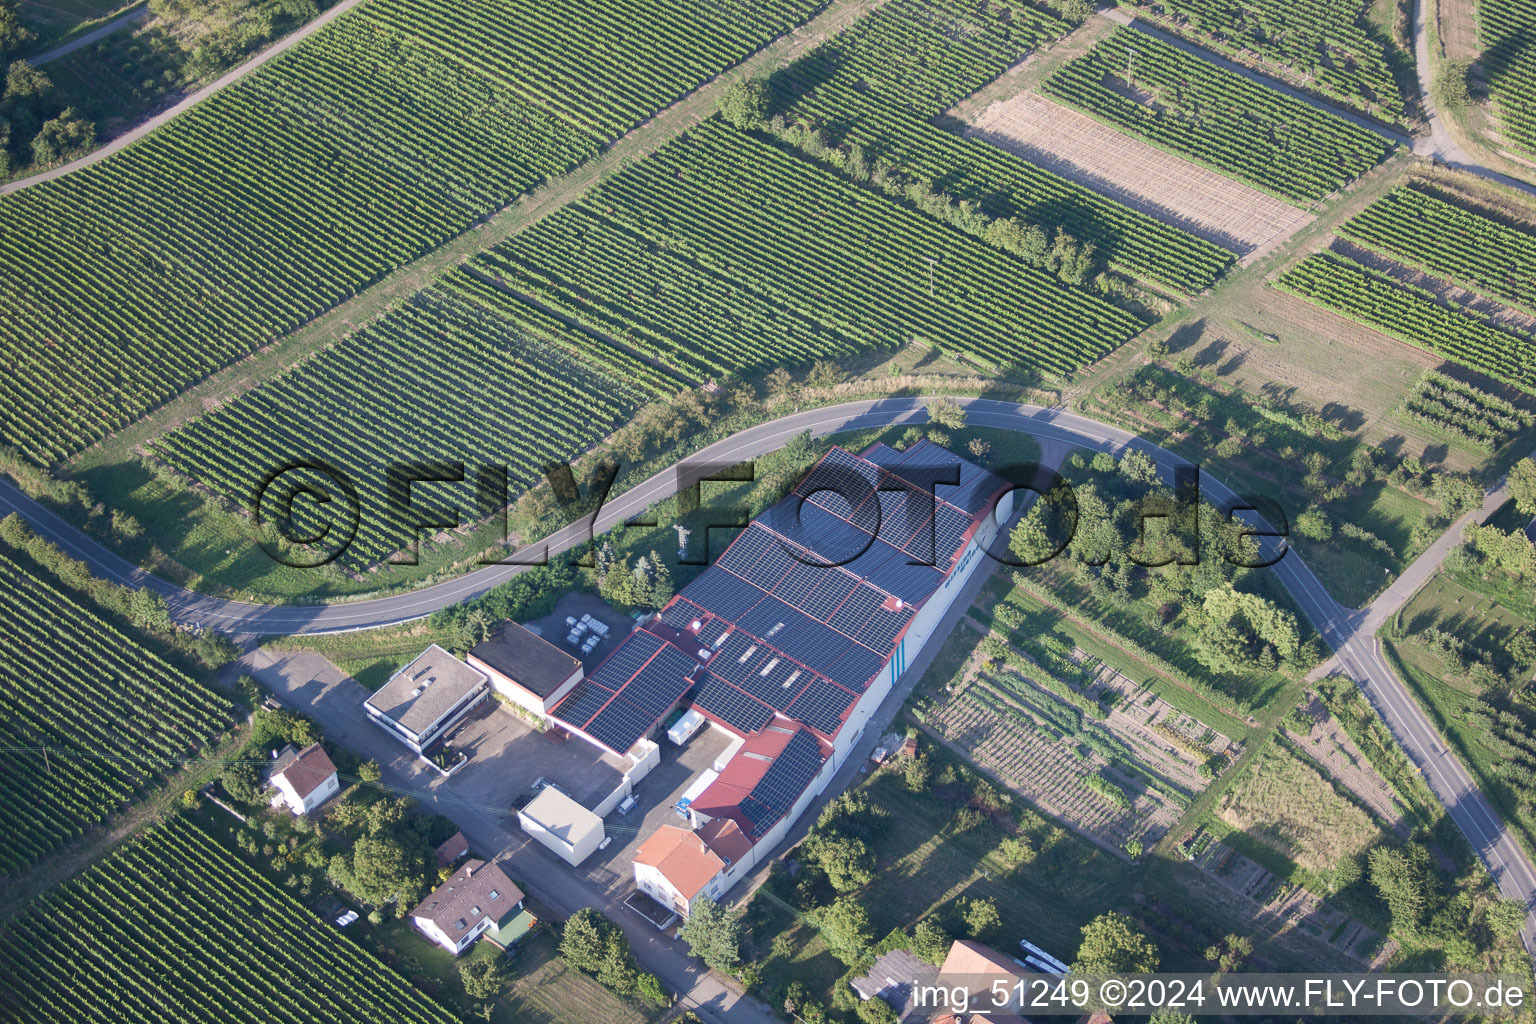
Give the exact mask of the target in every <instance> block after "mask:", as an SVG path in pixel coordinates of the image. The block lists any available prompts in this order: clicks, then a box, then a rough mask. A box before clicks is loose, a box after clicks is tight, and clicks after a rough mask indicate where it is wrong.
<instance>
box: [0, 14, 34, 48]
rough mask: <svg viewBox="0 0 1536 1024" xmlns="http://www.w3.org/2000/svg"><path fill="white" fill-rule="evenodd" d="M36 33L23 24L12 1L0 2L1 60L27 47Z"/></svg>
mask: <svg viewBox="0 0 1536 1024" xmlns="http://www.w3.org/2000/svg"><path fill="white" fill-rule="evenodd" d="M35 38H37V36H36V33H34V32H33V31H32V30H31V29H29V28H27V26H26V25H23V24H22V22H21V15H19V14H17V13H16V5H15V3H13V2H11V0H0V60H4V59H5V58H6V57H8V56H9V55H11V54H13V53H15V52H16V51H18V50H20V49H21V48H22V47H23V46H26V45H27V44H28V43H30V42H31V41H32V40H33V39H35Z"/></svg>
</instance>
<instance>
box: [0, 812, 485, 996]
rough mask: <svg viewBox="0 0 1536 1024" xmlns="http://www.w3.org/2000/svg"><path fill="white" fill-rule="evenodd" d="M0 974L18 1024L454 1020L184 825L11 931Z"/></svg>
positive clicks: (137, 847)
mask: <svg viewBox="0 0 1536 1024" xmlns="http://www.w3.org/2000/svg"><path fill="white" fill-rule="evenodd" d="M0 971H3V973H4V975H5V977H6V981H7V984H6V988H7V989H8V990H9V992H8V994H7V999H6V1003H7V1017H8V1018H9V1019H11V1020H16V1021H37V1022H47V1024H54V1022H56V1021H60V1020H71V1021H79V1022H103V1024H105V1022H108V1021H111V1022H114V1024H115V1022H119V1021H143V1022H149V1021H156V1022H160V1024H215V1022H222V1021H249V1022H258V1021H260V1022H266V1021H277V1020H289V1021H311V1022H314V1024H352V1022H356V1024H378V1022H380V1021H390V1022H397V1024H417V1022H423V1024H425V1022H430V1024H436V1022H443V1024H447V1022H449V1021H452V1020H454V1019H455V1018H454V1017H453V1016H451V1015H450V1014H449V1013H448V1012H447V1011H445V1010H444V1009H443V1008H442V1007H441V1006H439V1005H438V1004H436V1003H435V1002H433V1001H432V1000H430V999H428V998H427V997H426V996H425V995H423V994H422V993H420V992H418V991H416V990H415V989H413V988H411V987H410V986H409V985H408V984H407V983H406V982H405V981H404V980H403V979H402V978H401V977H400V976H399V975H397V974H395V973H394V972H393V971H390V970H389V969H388V968H386V967H384V966H383V965H382V964H380V963H379V962H378V961H377V960H375V959H374V958H373V957H372V956H371V955H370V954H368V953H367V952H366V951H364V950H363V949H362V948H360V947H359V946H357V945H356V944H355V943H354V942H353V941H352V940H351V939H349V938H347V937H346V936H345V935H344V934H342V933H341V932H340V931H339V930H337V929H336V928H335V927H333V926H332V925H330V924H328V923H326V922H323V921H321V920H320V919H319V918H317V917H315V916H314V915H313V914H311V913H310V912H309V911H308V910H306V909H305V908H304V907H303V906H301V905H300V904H299V903H298V902H297V901H295V900H294V899H293V897H291V896H289V895H288V894H287V893H285V892H283V890H281V889H279V888H278V887H277V886H275V885H273V884H272V883H271V882H269V881H267V880H266V879H264V878H262V877H261V876H260V875H259V874H257V873H256V872H255V871H253V870H251V869H250V868H249V867H247V866H246V865H245V864H243V863H242V862H241V861H239V860H238V859H237V858H236V857H235V856H234V855H233V854H231V853H230V852H229V851H228V850H226V849H225V848H224V847H222V846H220V845H218V844H217V843H216V842H214V840H213V839H211V838H210V837H209V836H208V835H207V833H205V832H203V831H202V830H201V829H200V828H198V827H197V826H196V825H194V824H192V823H191V822H189V821H187V820H186V819H184V818H179V817H178V818H173V819H171V820H170V821H168V822H166V823H165V824H162V825H157V826H154V827H152V828H150V829H148V830H146V831H145V832H143V833H141V834H140V835H138V836H136V837H135V838H134V839H132V840H130V841H129V842H128V843H127V844H126V845H124V846H122V847H120V848H119V849H117V850H116V851H114V852H113V853H112V854H111V855H110V856H109V857H107V858H106V859H105V860H103V861H101V862H99V863H97V864H96V865H95V866H93V867H92V868H90V869H89V870H88V871H87V872H85V873H84V874H83V875H81V876H79V877H77V878H75V879H73V880H72V881H70V882H67V883H65V884H64V885H63V886H61V887H59V888H57V889H55V890H53V891H51V892H49V893H48V894H47V895H46V896H44V897H42V898H41V899H40V900H39V901H38V902H37V903H34V904H33V905H32V906H30V907H29V908H28V909H27V910H26V911H24V912H23V913H22V914H21V915H19V916H18V917H16V918H14V919H12V920H11V921H10V922H9V923H8V924H7V928H6V931H5V934H4V935H3V936H0Z"/></svg>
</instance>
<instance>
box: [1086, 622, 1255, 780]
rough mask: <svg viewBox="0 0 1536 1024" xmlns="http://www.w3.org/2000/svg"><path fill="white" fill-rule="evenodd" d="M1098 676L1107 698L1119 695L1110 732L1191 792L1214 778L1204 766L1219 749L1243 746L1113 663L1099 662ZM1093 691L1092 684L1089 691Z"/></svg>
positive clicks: (1230, 753)
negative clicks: (1203, 772) (1208, 776)
mask: <svg viewBox="0 0 1536 1024" xmlns="http://www.w3.org/2000/svg"><path fill="white" fill-rule="evenodd" d="M1072 657H1073V659H1074V660H1077V661H1082V660H1084V659H1086V657H1087V656H1086V655H1085V654H1083V652H1082V651H1081V650H1077V649H1074V650H1073V652H1072ZM1092 678H1093V685H1094V686H1097V687H1098V695H1099V696H1100V699H1101V700H1102V699H1103V695H1104V694H1106V693H1114V694H1117V695H1118V699H1116V701H1115V704H1114V707H1113V708H1112V709H1111V710H1110V712H1109V715H1108V716H1107V717H1106V718H1105V719H1104V724H1105V725H1106V726H1108V728H1109V731H1110V732H1112V733H1114V734H1115V735H1116V736H1118V737H1119V738H1120V739H1122V740H1124V741H1125V742H1126V743H1127V744H1128V745H1129V746H1130V747H1131V748H1132V749H1133V750H1134V751H1135V752H1136V755H1137V757H1138V758H1140V759H1141V760H1143V761H1144V762H1146V764H1147V765H1148V767H1150V768H1152V769H1153V770H1154V771H1156V772H1158V774H1160V775H1163V776H1164V777H1166V778H1168V779H1171V780H1172V781H1174V782H1177V783H1178V784H1179V785H1180V786H1182V787H1184V788H1185V789H1188V790H1189V791H1191V792H1199V791H1200V790H1201V789H1203V788H1205V785H1206V783H1207V781H1208V780H1207V779H1205V778H1204V777H1203V776H1202V775H1201V774H1200V766H1201V765H1203V764H1205V763H1206V762H1208V761H1210V759H1211V758H1212V757H1215V756H1216V755H1218V754H1220V755H1225V756H1226V757H1228V758H1236V757H1237V755H1238V753H1239V752H1240V751H1241V750H1242V747H1241V746H1240V745H1239V744H1237V743H1234V742H1233V741H1232V740H1230V739H1228V738H1227V737H1226V736H1223V735H1222V734H1221V733H1219V732H1217V731H1216V730H1214V729H1212V728H1210V727H1209V726H1207V725H1206V724H1205V723H1203V722H1201V721H1200V720H1199V719H1197V718H1195V717H1194V716H1193V715H1187V714H1185V713H1184V712H1182V711H1179V710H1178V709H1177V708H1175V707H1174V706H1173V705H1172V704H1169V703H1168V702H1167V701H1165V700H1163V699H1162V698H1161V697H1159V696H1157V694H1155V693H1153V692H1152V691H1150V690H1148V689H1147V688H1146V687H1144V686H1142V685H1141V684H1140V683H1137V682H1136V681H1135V680H1134V679H1131V678H1130V677H1128V676H1126V675H1124V674H1122V673H1120V672H1117V671H1115V670H1114V669H1112V668H1110V667H1109V666H1108V665H1104V664H1102V663H1101V664H1099V665H1098V667H1097V668H1096V669H1095V670H1094V673H1093V677H1092ZM1093 694H1094V691H1093V688H1092V687H1090V688H1089V695H1090V696H1092V695H1093Z"/></svg>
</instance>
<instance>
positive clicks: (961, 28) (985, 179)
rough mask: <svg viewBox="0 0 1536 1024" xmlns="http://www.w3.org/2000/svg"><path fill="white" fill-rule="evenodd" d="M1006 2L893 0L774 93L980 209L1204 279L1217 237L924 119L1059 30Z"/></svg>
mask: <svg viewBox="0 0 1536 1024" xmlns="http://www.w3.org/2000/svg"><path fill="white" fill-rule="evenodd" d="M1006 6H1007V8H1008V10H1009V12H1010V15H1009V17H1008V19H1006V20H1003V19H1001V18H993V19H987V18H982V17H980V16H977V15H974V14H972V13H971V9H970V8H969V7H967V6H966V5H964V4H958V3H953V2H938V3H933V2H925V0H893V2H891V3H889V4H887V5H885V6H884V7H882V8H880V9H879V10H877V11H875V12H873V13H871V14H869V15H867V16H865V17H864V18H863V19H861V20H860V21H859V23H858V24H857V25H855V26H854V27H853V28H852V29H850V30H849V31H847V32H845V33H843V34H842V35H840V36H838V37H837V38H836V39H833V40H831V41H830V42H828V43H826V44H825V45H823V46H822V47H820V48H818V49H817V50H815V51H814V52H812V53H811V54H809V55H808V56H807V57H805V58H804V59H802V60H800V61H797V62H796V63H795V64H793V65H791V66H790V67H788V68H786V69H785V70H783V71H782V72H780V73H779V74H778V75H776V76H775V78H774V83H773V84H774V92H775V96H776V100H777V103H778V104H779V105H780V106H781V107H783V108H784V114H785V116H786V117H788V118H791V119H800V120H804V121H807V122H809V123H813V124H816V125H817V126H819V127H820V128H821V130H822V131H823V132H825V133H826V134H827V135H828V137H829V141H830V142H832V143H835V144H850V145H857V146H860V147H862V148H863V149H864V150H865V151H866V152H867V153H869V154H871V155H873V156H876V157H878V158H881V159H884V160H887V161H890V162H891V163H893V164H894V165H895V166H897V167H899V168H901V169H903V170H905V171H907V172H909V173H911V174H913V175H915V176H917V177H919V178H924V179H928V180H931V181H935V182H939V183H941V184H942V187H943V188H944V189H945V190H946V191H948V192H949V193H950V194H952V195H954V196H955V197H956V198H958V199H960V200H962V201H967V202H971V203H974V204H976V206H977V208H978V209H979V210H980V211H981V212H983V213H985V214H987V215H988V216H993V217H1001V218H1009V217H1017V218H1018V219H1019V220H1021V221H1024V222H1027V223H1031V224H1039V225H1042V226H1043V227H1045V228H1046V229H1047V230H1051V229H1053V228H1055V227H1061V228H1064V229H1065V230H1066V231H1068V232H1069V233H1071V234H1072V235H1074V236H1075V237H1077V238H1078V239H1080V240H1082V241H1085V242H1092V243H1093V244H1094V245H1096V246H1097V247H1098V249H1099V251H1100V253H1101V254H1102V255H1103V256H1104V257H1105V258H1106V259H1107V261H1108V263H1109V265H1110V266H1111V267H1113V268H1114V269H1117V270H1121V271H1123V272H1124V273H1126V274H1129V275H1130V276H1132V277H1138V278H1143V279H1145V280H1148V281H1150V282H1152V283H1154V284H1156V285H1158V286H1160V287H1164V288H1170V289H1173V290H1174V291H1176V292H1182V293H1186V294H1193V293H1195V292H1199V291H1202V290H1203V289H1205V288H1208V287H1210V285H1211V284H1212V283H1214V282H1215V280H1216V278H1217V277H1219V276H1220V275H1221V273H1222V272H1223V271H1225V270H1226V269H1227V267H1228V266H1230V265H1231V263H1232V260H1233V256H1232V254H1231V253H1229V252H1227V251H1226V250H1225V249H1222V248H1220V247H1219V246H1217V245H1214V244H1212V243H1210V242H1207V241H1205V240H1204V239H1200V238H1196V237H1195V236H1193V235H1190V234H1188V233H1186V232H1183V231H1180V230H1179V229H1177V228H1174V227H1171V226H1169V225H1166V224H1163V223H1162V222H1160V221H1158V220H1156V219H1155V218H1152V217H1149V216H1147V215H1146V214H1142V213H1139V212H1137V211H1135V210H1132V209H1130V208H1129V207H1126V206H1123V205H1121V204H1120V203H1117V202H1114V201H1113V200H1110V199H1106V198H1104V197H1102V196H1100V195H1099V194H1098V193H1096V192H1093V191H1092V190H1090V189H1087V188H1084V187H1083V186H1081V185H1078V184H1076V183H1074V182H1072V181H1069V180H1067V179H1066V178H1063V177H1061V176H1059V175H1056V174H1053V173H1051V172H1049V171H1046V170H1044V169H1043V168H1040V167H1037V166H1035V165H1034V164H1031V163H1028V162H1027V161H1024V160H1021V159H1018V158H1017V157H1014V156H1012V155H1010V154H1007V153H1003V152H1000V151H999V150H997V149H995V148H993V147H992V146H990V145H988V144H987V143H985V142H982V141H980V140H978V139H970V138H964V137H962V136H960V135H957V134H955V133H953V132H951V131H948V130H945V129H944V128H941V127H938V126H937V125H935V124H934V123H933V120H934V118H935V117H937V116H939V115H941V114H943V113H944V111H945V110H946V109H948V108H949V107H951V106H953V105H954V104H955V103H958V102H959V101H960V100H961V99H964V98H965V97H966V96H968V95H970V94H971V93H973V92H975V91H976V90H977V89H979V88H981V87H982V86H983V85H985V84H986V83H987V82H989V81H991V80H992V79H994V78H996V77H997V76H998V75H1000V74H1002V73H1003V72H1004V71H1005V70H1007V68H1008V67H1010V66H1011V65H1013V64H1014V63H1017V62H1018V61H1019V60H1021V59H1023V58H1024V57H1025V56H1027V55H1028V54H1029V52H1030V51H1031V50H1032V49H1034V48H1035V47H1038V46H1041V45H1044V44H1046V43H1049V42H1050V41H1051V40H1052V39H1053V38H1054V37H1055V36H1057V35H1059V34H1061V33H1062V32H1064V31H1065V30H1066V27H1067V26H1065V25H1064V24H1062V23H1060V22H1057V21H1054V20H1053V19H1051V18H1049V17H1048V16H1046V15H1045V14H1043V13H1042V12H1041V11H1040V10H1039V8H1036V7H1034V6H1032V5H1017V4H1015V5H1006ZM997 8H998V5H989V7H988V8H987V10H996V9H997Z"/></svg>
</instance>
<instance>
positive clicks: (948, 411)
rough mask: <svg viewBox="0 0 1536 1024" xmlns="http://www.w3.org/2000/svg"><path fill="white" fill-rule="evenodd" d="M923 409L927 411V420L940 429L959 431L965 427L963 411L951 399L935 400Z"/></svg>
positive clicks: (957, 403)
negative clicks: (946, 428)
mask: <svg viewBox="0 0 1536 1024" xmlns="http://www.w3.org/2000/svg"><path fill="white" fill-rule="evenodd" d="M925 408H926V409H927V410H928V419H929V420H930V421H931V422H933V423H937V424H938V425H939V426H941V427H948V428H949V429H950V430H959V429H960V428H961V427H963V426H965V410H964V409H962V408H960V403H959V402H957V401H955V400H954V399H953V398H935V399H933V400H932V401H930V402H929V403H928V404H927V405H926V406H925Z"/></svg>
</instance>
